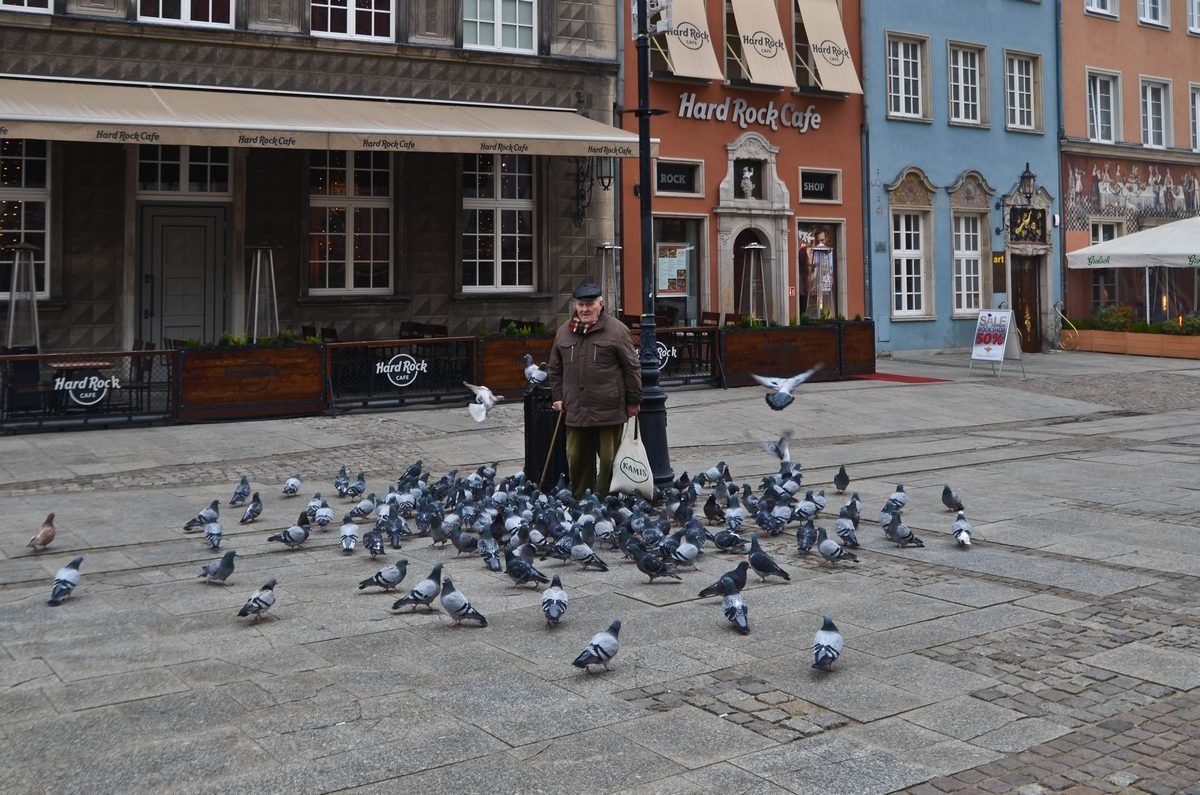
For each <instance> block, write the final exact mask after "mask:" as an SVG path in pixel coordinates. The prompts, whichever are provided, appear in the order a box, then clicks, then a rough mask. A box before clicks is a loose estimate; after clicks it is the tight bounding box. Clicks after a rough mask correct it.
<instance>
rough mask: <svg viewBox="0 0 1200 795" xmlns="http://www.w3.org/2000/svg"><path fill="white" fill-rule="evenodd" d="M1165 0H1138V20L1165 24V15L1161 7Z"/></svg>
mask: <svg viewBox="0 0 1200 795" xmlns="http://www.w3.org/2000/svg"><path fill="white" fill-rule="evenodd" d="M1164 5H1166V0H1138V22H1145V23H1147V24H1149V25H1165V24H1167V16H1166V13H1165V11H1164V9H1163V6H1164Z"/></svg>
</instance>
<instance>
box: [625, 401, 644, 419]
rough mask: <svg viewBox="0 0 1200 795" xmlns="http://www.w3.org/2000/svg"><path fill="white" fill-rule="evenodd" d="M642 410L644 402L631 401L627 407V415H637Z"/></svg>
mask: <svg viewBox="0 0 1200 795" xmlns="http://www.w3.org/2000/svg"><path fill="white" fill-rule="evenodd" d="M641 410H642V404H640V403H630V404H629V405H628V406H626V407H625V416H626V417H636V416H637V415H638V414H639V413H640V412H641Z"/></svg>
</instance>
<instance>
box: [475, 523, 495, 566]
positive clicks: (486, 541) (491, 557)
mask: <svg viewBox="0 0 1200 795" xmlns="http://www.w3.org/2000/svg"><path fill="white" fill-rule="evenodd" d="M475 551H476V552H478V553H479V557H481V558H483V562H484V565H486V566H487V567H488V570H489V571H500V545H499V544H497V543H496V538H495V536H493V535H492V529H491V528H490V527H484V528H483V530H481V531H480V533H479V543H478V544H476V545H475Z"/></svg>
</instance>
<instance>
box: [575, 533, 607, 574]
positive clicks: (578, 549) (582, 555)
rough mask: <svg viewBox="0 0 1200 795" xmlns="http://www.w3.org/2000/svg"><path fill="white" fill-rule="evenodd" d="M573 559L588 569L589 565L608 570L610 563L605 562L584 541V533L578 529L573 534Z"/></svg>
mask: <svg viewBox="0 0 1200 795" xmlns="http://www.w3.org/2000/svg"><path fill="white" fill-rule="evenodd" d="M570 554H571V560H573V561H575V562H576V563H579V564H581V568H583V569H586V568H587V567H588V566H591V567H593V568H596V569H599V570H600V571H608V564H607V563H605V562H604V561H603V560H602V559H601V558H600V556H599V555H597V554H596V553H595V552H593V551H592V548H591V547H590V546H588V545H587V544H585V543H584V541H583V536H582V534H581V533H580V532H579V531H578V530H576V531H575V532H574V533H573V534H572V535H571V552H570Z"/></svg>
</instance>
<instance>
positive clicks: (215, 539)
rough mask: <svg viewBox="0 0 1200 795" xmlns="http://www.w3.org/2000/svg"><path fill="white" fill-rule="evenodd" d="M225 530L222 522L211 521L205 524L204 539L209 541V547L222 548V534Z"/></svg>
mask: <svg viewBox="0 0 1200 795" xmlns="http://www.w3.org/2000/svg"><path fill="white" fill-rule="evenodd" d="M224 532H225V528H224V527H221V523H220V522H209V523H208V524H206V525H204V540H205V541H207V542H208V545H209V547H211V548H213V549H220V548H221V535H222V534H223V533H224Z"/></svg>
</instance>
